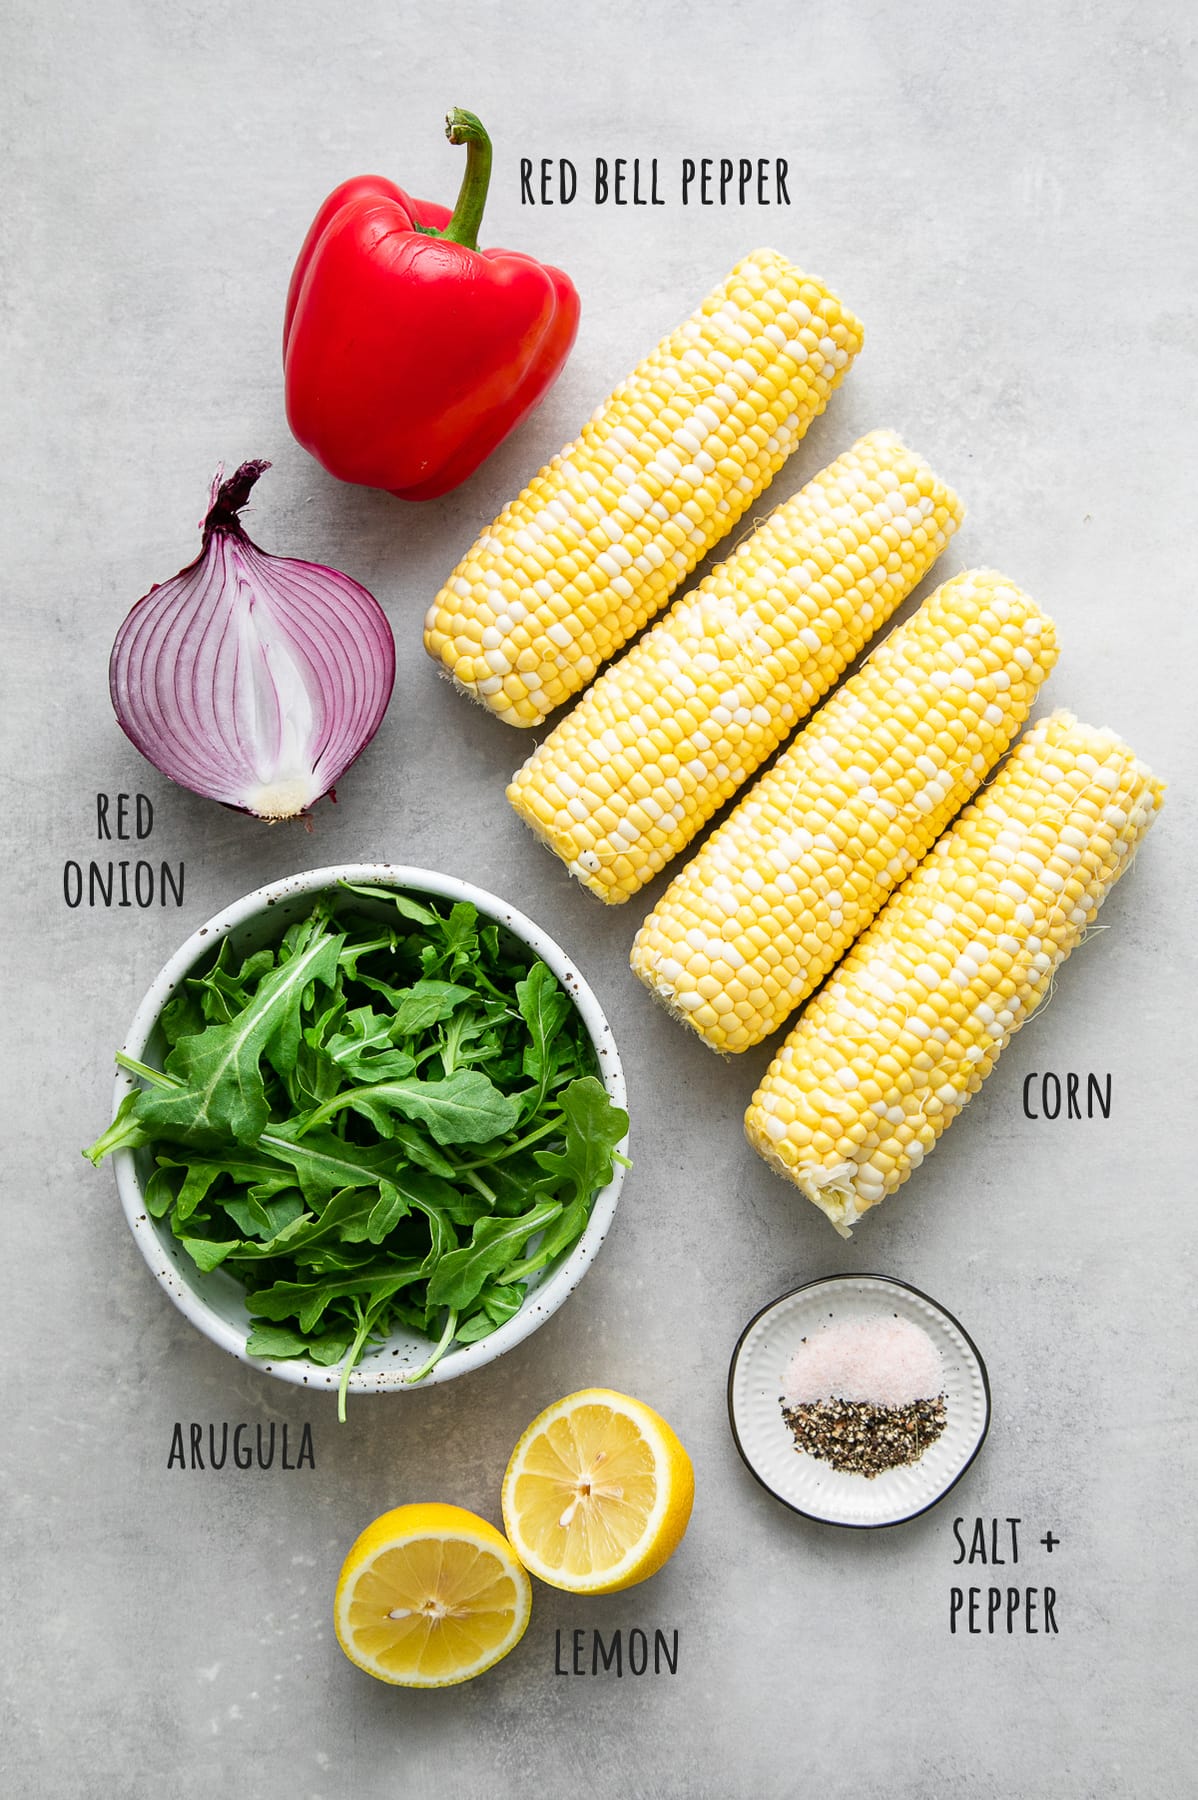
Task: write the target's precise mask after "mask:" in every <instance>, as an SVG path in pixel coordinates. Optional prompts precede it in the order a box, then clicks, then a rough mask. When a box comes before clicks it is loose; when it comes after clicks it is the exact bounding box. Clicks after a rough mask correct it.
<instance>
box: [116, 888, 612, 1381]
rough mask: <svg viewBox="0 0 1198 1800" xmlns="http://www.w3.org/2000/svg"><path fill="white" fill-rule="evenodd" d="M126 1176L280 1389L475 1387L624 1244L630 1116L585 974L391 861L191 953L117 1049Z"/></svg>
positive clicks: (189, 1308)
mask: <svg viewBox="0 0 1198 1800" xmlns="http://www.w3.org/2000/svg"><path fill="white" fill-rule="evenodd" d="M116 1060H117V1064H118V1068H119V1074H118V1077H117V1090H116V1097H115V1117H114V1119H113V1123H112V1125H111V1126H110V1127H109V1129H108V1130H107V1131H106V1132H105V1133H104V1134H103V1135H102V1136H101V1137H100V1138H99V1139H97V1141H96V1143H95V1144H93V1145H92V1146H91V1148H90V1149H89V1150H88V1151H87V1152H85V1154H86V1155H87V1156H88V1157H90V1159H91V1160H92V1162H94V1163H96V1164H99V1163H100V1162H102V1161H103V1160H104V1158H105V1157H107V1156H109V1155H111V1156H112V1158H113V1163H114V1167H115V1172H116V1181H117V1187H118V1190H119V1192H120V1196H121V1201H122V1204H123V1206H124V1210H125V1215H126V1217H127V1219H128V1221H129V1224H130V1227H131V1228H132V1231H133V1234H134V1236H135V1237H136V1239H137V1242H138V1244H139V1245H140V1246H141V1250H142V1254H143V1255H144V1256H145V1258H146V1261H147V1262H148V1263H149V1265H150V1268H151V1269H152V1270H153V1272H154V1274H155V1275H156V1276H157V1278H158V1280H159V1282H160V1283H161V1285H162V1286H163V1287H164V1288H165V1289H166V1291H167V1292H168V1293H169V1295H170V1296H171V1298H172V1300H174V1302H175V1304H176V1305H177V1306H178V1307H179V1308H180V1309H181V1310H182V1311H183V1312H184V1313H185V1314H186V1316H187V1317H188V1318H189V1319H190V1320H191V1321H192V1323H193V1324H195V1325H197V1326H198V1327H199V1328H200V1330H201V1331H203V1332H204V1333H205V1334H206V1335H207V1336H208V1337H209V1338H211V1339H212V1341H213V1342H214V1343H216V1344H219V1345H220V1346H221V1347H222V1348H223V1349H225V1350H229V1351H231V1352H232V1353H233V1355H235V1356H238V1357H240V1358H241V1359H242V1360H243V1361H244V1362H247V1363H250V1364H251V1365H254V1366H256V1367H259V1368H262V1369H265V1370H266V1371H267V1372H269V1373H270V1374H272V1375H276V1376H278V1377H280V1378H281V1379H282V1380H284V1381H291V1382H297V1383H302V1384H304V1385H306V1386H309V1387H329V1388H336V1389H337V1390H338V1395H339V1399H338V1407H339V1412H340V1415H341V1417H344V1414H345V1399H346V1394H347V1392H348V1391H349V1390H353V1391H356V1392H363V1393H371V1392H374V1393H380V1392H393V1391H396V1390H402V1389H404V1388H406V1387H412V1386H414V1385H416V1384H418V1383H419V1384H428V1383H432V1382H438V1381H448V1380H450V1379H451V1378H452V1377H453V1376H456V1375H462V1374H465V1373H467V1372H468V1371H469V1370H470V1369H475V1368H479V1367H481V1366H482V1365H483V1364H484V1363H487V1362H490V1361H492V1360H493V1359H494V1358H495V1357H497V1356H499V1355H501V1354H502V1353H503V1352H504V1351H505V1350H509V1349H511V1348H512V1346H513V1345H515V1344H517V1343H519V1342H521V1341H522V1339H524V1338H525V1337H527V1336H528V1335H529V1333H530V1332H532V1331H535V1330H536V1328H537V1326H538V1325H540V1324H542V1323H543V1322H544V1320H545V1319H547V1318H548V1317H549V1316H550V1314H552V1313H553V1312H555V1311H556V1310H557V1308H558V1307H559V1306H560V1305H561V1304H562V1302H563V1301H564V1300H565V1299H566V1297H567V1295H568V1294H569V1293H570V1292H571V1291H572V1290H573V1288H574V1287H575V1286H576V1285H577V1283H578V1282H579V1280H580V1279H581V1278H582V1276H583V1274H584V1273H585V1271H586V1269H587V1268H588V1267H589V1266H590V1264H591V1262H592V1260H593V1259H594V1256H595V1253H596V1252H597V1250H598V1249H599V1246H600V1244H601V1243H602V1242H603V1238H604V1236H605V1234H606V1232H607V1229H608V1227H609V1225H610V1223H611V1219H612V1214H613V1213H614V1211H615V1206H616V1201H617V1198H618V1196H619V1191H620V1184H621V1181H622V1179H623V1174H624V1169H625V1168H626V1166H627V1163H626V1160H625V1156H624V1149H625V1147H626V1140H627V1130H628V1115H627V1113H626V1112H625V1111H624V1103H625V1091H624V1079H623V1075H622V1072H621V1069H620V1062H619V1057H618V1056H617V1054H616V1047H615V1043H614V1041H613V1039H612V1034H611V1029H610V1027H609V1026H608V1023H607V1020H606V1019H605V1018H604V1016H603V1013H602V1011H601V1009H600V1007H599V1003H598V1001H597V1000H596V999H595V996H594V995H593V994H592V992H591V990H590V988H589V987H588V986H587V985H586V983H585V981H584V980H583V979H582V976H581V975H580V974H579V972H578V970H577V969H576V968H575V967H574V965H573V963H572V962H571V961H570V959H569V957H567V956H566V954H565V952H564V951H563V950H562V949H561V948H560V947H559V946H558V945H557V944H555V943H554V941H553V940H552V938H550V937H549V936H548V935H547V934H546V933H545V932H543V931H541V930H540V929H539V928H538V927H537V926H536V925H534V924H532V923H531V922H530V921H529V920H528V919H526V918H524V916H523V915H522V914H521V913H519V912H517V911H516V909H515V908H514V907H511V906H508V905H506V904H505V902H503V901H502V900H498V899H496V898H495V897H494V895H491V894H486V893H484V892H482V891H481V890H480V889H478V888H474V887H470V886H469V885H468V884H467V883H465V882H462V881H457V880H455V879H453V878H452V877H451V876H447V875H437V874H431V873H429V872H428V871H427V870H423V869H412V868H405V867H397V866H393V865H391V864H385V863H379V864H376V863H369V864H353V865H349V866H345V867H340V868H331V869H317V870H313V871H310V872H308V873H306V874H300V875H295V876H293V877H291V878H290V879H289V880H286V881H281V882H276V883H273V884H271V885H270V886H268V887H264V888H259V889H258V890H257V891H256V892H255V893H252V894H249V895H247V896H246V897H245V898H244V899H242V900H238V901H237V902H235V903H234V904H233V905H232V906H229V907H227V908H225V909H224V910H223V911H222V912H221V913H219V914H218V915H217V916H216V917H215V918H214V919H211V920H210V921H209V922H208V924H207V925H205V926H202V927H201V929H200V930H199V931H197V932H195V933H194V934H193V936H192V937H190V938H189V939H188V940H187V942H186V943H185V944H184V945H183V946H182V948H181V949H180V950H179V951H178V952H177V953H176V955H175V956H173V957H172V958H171V960H170V962H169V963H168V964H167V965H166V967H165V968H164V969H163V971H162V973H161V974H160V975H159V976H158V978H157V980H156V981H155V982H154V983H153V985H152V986H151V988H150V990H149V992H148V993H147V995H146V997H145V999H144V1000H143V1001H142V1003H141V1005H140V1007H139V1008H138V1010H137V1014H136V1016H135V1018H134V1020H133V1024H132V1025H131V1027H130V1029H129V1033H128V1036H127V1038H126V1041H125V1044H124V1046H123V1048H122V1049H121V1050H120V1051H118V1052H117V1057H116Z"/></svg>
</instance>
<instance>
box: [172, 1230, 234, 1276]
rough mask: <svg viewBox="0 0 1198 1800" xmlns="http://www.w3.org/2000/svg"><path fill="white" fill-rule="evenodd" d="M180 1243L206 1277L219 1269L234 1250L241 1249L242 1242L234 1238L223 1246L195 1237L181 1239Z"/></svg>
mask: <svg viewBox="0 0 1198 1800" xmlns="http://www.w3.org/2000/svg"><path fill="white" fill-rule="evenodd" d="M179 1242H180V1243H181V1244H182V1245H183V1248H184V1249H185V1250H186V1252H187V1254H188V1256H190V1258H191V1260H192V1262H193V1263H194V1264H195V1266H196V1268H197V1269H200V1270H202V1271H203V1273H204V1274H205V1275H208V1274H210V1273H211V1272H212V1270H213V1269H215V1268H218V1267H219V1265H220V1264H221V1263H223V1262H224V1260H225V1258H226V1256H231V1255H232V1253H233V1251H234V1250H240V1249H241V1241H240V1239H238V1238H232V1239H231V1240H230V1241H228V1242H227V1243H223V1244H218V1243H215V1242H213V1240H212V1239H211V1238H194V1237H184V1238H180V1240H179Z"/></svg>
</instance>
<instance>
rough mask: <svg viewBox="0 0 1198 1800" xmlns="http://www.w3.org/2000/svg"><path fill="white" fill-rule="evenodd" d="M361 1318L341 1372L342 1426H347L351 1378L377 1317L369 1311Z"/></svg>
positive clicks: (339, 1416)
mask: <svg viewBox="0 0 1198 1800" xmlns="http://www.w3.org/2000/svg"><path fill="white" fill-rule="evenodd" d="M359 1318H360V1319H361V1324H360V1325H359V1326H358V1334H357V1336H356V1337H355V1338H354V1341H353V1343H352V1344H351V1345H350V1347H349V1349H348V1351H347V1352H346V1357H345V1363H344V1365H343V1367H342V1370H341V1380H340V1381H339V1382H338V1384H337V1421H338V1423H339V1424H341V1425H344V1424H345V1396H346V1394H347V1393H348V1391H349V1378H350V1375H351V1374H352V1372H353V1368H354V1364H355V1363H356V1362H357V1360H358V1358H359V1356H361V1354H362V1346H363V1344H364V1343H365V1342H366V1339H367V1338H368V1337H369V1336H370V1328H371V1326H372V1325H373V1324H374V1318H375V1315H374V1313H373V1312H369V1311H368V1312H364V1313H360V1314H359Z"/></svg>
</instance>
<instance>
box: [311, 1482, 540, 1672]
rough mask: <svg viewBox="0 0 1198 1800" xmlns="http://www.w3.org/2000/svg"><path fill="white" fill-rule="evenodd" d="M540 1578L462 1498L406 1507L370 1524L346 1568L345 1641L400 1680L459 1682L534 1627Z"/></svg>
mask: <svg viewBox="0 0 1198 1800" xmlns="http://www.w3.org/2000/svg"><path fill="white" fill-rule="evenodd" d="M531 1606H532V1584H531V1583H530V1581H529V1579H528V1576H527V1575H526V1574H525V1572H524V1570H523V1569H522V1568H521V1567H520V1564H519V1562H518V1560H517V1559H516V1557H515V1556H514V1555H513V1553H512V1547H511V1545H510V1544H509V1543H508V1541H507V1539H506V1538H505V1537H503V1536H502V1534H501V1533H500V1532H498V1531H496V1529H495V1527H494V1526H493V1525H489V1524H488V1523H487V1521H486V1520H485V1519H480V1518H479V1517H478V1516H477V1515H476V1514H475V1513H472V1512H467V1511H466V1509H465V1508H464V1507H461V1506H445V1505H441V1504H439V1503H435V1502H429V1503H426V1504H421V1505H414V1506H397V1507H395V1508H394V1509H393V1510H392V1511H391V1512H385V1513H383V1515H382V1517H381V1518H378V1519H376V1520H375V1521H374V1523H373V1525H368V1526H367V1527H366V1530H365V1531H364V1532H363V1533H362V1535H361V1536H360V1537H359V1538H358V1539H357V1541H356V1542H355V1544H354V1545H353V1547H352V1549H351V1550H350V1553H349V1555H348V1556H347V1557H346V1559H345V1561H344V1563H343V1564H342V1566H341V1574H340V1576H339V1577H338V1579H337V1593H336V1598H335V1600H334V1602H333V1620H334V1625H335V1627H336V1631H337V1642H338V1643H339V1644H340V1645H341V1648H342V1649H343V1650H344V1651H345V1654H346V1655H347V1656H348V1657H349V1660H350V1661H351V1662H352V1663H356V1664H357V1666H358V1668H359V1669H365V1671H366V1673H367V1674H368V1675H374V1676H376V1677H377V1679H378V1680H379V1681H389V1682H391V1683H392V1685H393V1686H395V1687H421V1688H424V1687H451V1686H453V1685H454V1684H455V1683H457V1682H460V1681H470V1680H472V1679H473V1677H474V1676H475V1675H481V1674H482V1672H483V1670H484V1669H489V1668H490V1667H491V1666H492V1664H493V1663H497V1662H498V1661H499V1659H500V1657H503V1656H506V1655H507V1653H508V1651H509V1650H511V1649H513V1648H514V1647H515V1645H516V1644H518V1643H519V1642H520V1639H521V1638H522V1637H523V1635H524V1629H525V1626H526V1625H527V1624H528V1615H529V1610H530V1608H531Z"/></svg>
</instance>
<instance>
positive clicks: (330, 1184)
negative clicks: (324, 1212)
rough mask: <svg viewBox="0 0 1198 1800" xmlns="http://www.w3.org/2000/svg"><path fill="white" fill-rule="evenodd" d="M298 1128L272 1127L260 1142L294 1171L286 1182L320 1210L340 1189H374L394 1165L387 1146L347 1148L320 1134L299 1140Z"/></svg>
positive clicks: (353, 1145)
mask: <svg viewBox="0 0 1198 1800" xmlns="http://www.w3.org/2000/svg"><path fill="white" fill-rule="evenodd" d="M301 1126H302V1121H301V1122H300V1124H299V1125H297V1124H295V1123H293V1122H288V1123H285V1124H278V1125H272V1126H271V1128H270V1130H269V1131H266V1132H263V1134H262V1137H261V1139H260V1140H259V1142H260V1143H261V1145H262V1148H263V1149H264V1150H266V1151H267V1152H268V1153H269V1154H270V1155H271V1156H276V1157H278V1159H279V1161H280V1162H284V1163H286V1164H287V1166H288V1168H289V1169H290V1170H291V1171H293V1175H292V1176H291V1177H289V1179H295V1180H298V1182H299V1184H300V1187H301V1189H302V1190H303V1194H304V1198H305V1199H306V1200H307V1202H308V1204H309V1205H310V1206H314V1207H316V1208H318V1209H319V1208H320V1207H322V1206H323V1205H324V1204H325V1203H326V1201H328V1200H330V1199H331V1198H332V1196H333V1195H334V1194H335V1193H336V1192H337V1191H338V1189H340V1188H353V1187H358V1188H363V1187H364V1188H368V1187H373V1186H374V1185H375V1184H376V1183H377V1182H378V1181H379V1179H380V1177H381V1176H382V1175H383V1173H384V1172H385V1171H387V1170H388V1169H389V1168H390V1167H391V1165H392V1164H393V1163H394V1162H395V1154H394V1152H393V1151H392V1150H391V1148H390V1147H389V1146H388V1145H386V1144H372V1145H366V1144H350V1143H347V1142H346V1141H345V1139H344V1138H338V1137H333V1136H332V1135H331V1133H329V1132H322V1131H317V1132H313V1133H311V1134H310V1135H307V1136H305V1137H299V1136H298V1135H297V1134H298V1131H299V1130H300V1128H301Z"/></svg>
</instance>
